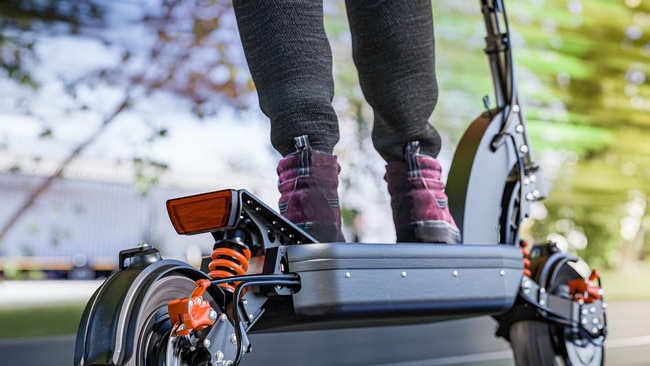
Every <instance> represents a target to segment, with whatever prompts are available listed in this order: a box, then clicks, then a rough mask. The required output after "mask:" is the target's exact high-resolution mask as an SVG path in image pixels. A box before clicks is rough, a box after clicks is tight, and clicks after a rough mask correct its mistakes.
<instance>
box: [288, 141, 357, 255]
mask: <svg viewBox="0 0 650 366" xmlns="http://www.w3.org/2000/svg"><path fill="white" fill-rule="evenodd" d="M295 144H296V150H297V151H296V152H295V153H292V154H289V155H287V156H285V157H284V158H282V160H280V162H279V163H278V176H279V181H278V190H279V191H280V200H279V202H278V203H279V208H280V213H281V214H282V215H284V216H285V217H286V218H287V219H289V220H290V221H291V222H293V223H294V224H296V225H297V226H298V227H300V228H301V229H303V230H305V231H306V232H307V233H309V234H311V235H312V236H313V237H314V238H316V239H317V240H319V241H320V242H345V238H344V237H343V233H342V231H341V207H340V206H339V196H338V192H337V189H338V186H339V178H338V174H339V171H340V169H341V168H340V166H339V164H338V163H337V161H336V156H334V155H330V154H327V153H324V152H320V151H316V150H313V149H312V148H311V147H310V145H309V139H308V138H307V136H306V135H305V136H299V137H296V138H295Z"/></svg>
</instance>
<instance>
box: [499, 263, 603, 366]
mask: <svg viewBox="0 0 650 366" xmlns="http://www.w3.org/2000/svg"><path fill="white" fill-rule="evenodd" d="M579 278H582V276H581V275H580V274H579V273H578V272H577V271H576V270H575V269H574V268H573V267H572V266H571V265H570V264H568V263H563V264H561V268H559V269H558V272H557V275H556V276H553V280H552V281H553V282H552V283H549V284H547V289H548V290H549V292H551V293H559V292H561V291H563V286H565V285H566V284H567V283H568V282H569V281H570V280H573V279H579ZM510 345H511V347H512V351H513V354H514V358H515V363H516V364H517V365H518V366H524V365H526V366H601V365H603V364H604V360H605V351H604V346H603V344H602V342H601V343H597V342H595V341H593V340H591V339H590V338H589V337H588V336H585V335H583V334H582V333H580V332H577V331H576V330H575V329H572V328H571V327H568V326H566V325H559V324H555V323H549V322H544V321H536V320H522V321H518V322H516V323H514V324H513V325H512V326H511V327H510Z"/></svg>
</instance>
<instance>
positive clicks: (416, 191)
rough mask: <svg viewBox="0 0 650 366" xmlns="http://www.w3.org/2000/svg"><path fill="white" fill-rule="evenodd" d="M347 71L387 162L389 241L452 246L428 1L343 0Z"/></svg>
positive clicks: (456, 236) (453, 233)
mask: <svg viewBox="0 0 650 366" xmlns="http://www.w3.org/2000/svg"><path fill="white" fill-rule="evenodd" d="M346 6H347V10H348V18H349V22H350V28H351V31H352V47H353V56H354V61H355V65H356V66H357V69H358V71H359V80H360V84H361V89H362V91H363V93H364V96H365V98H366V100H367V101H368V103H369V104H370V105H371V107H372V108H373V111H374V114H375V117H374V127H373V135H372V137H373V143H374V145H375V147H376V149H377V151H378V152H379V153H380V155H381V156H382V157H383V158H384V159H385V160H386V162H387V166H386V169H387V174H386V180H387V182H388V188H389V192H390V194H391V206H392V209H393V219H394V223H395V228H396V232H397V241H424V242H458V241H460V235H459V232H458V229H457V228H456V224H455V222H454V220H453V218H452V217H451V214H450V213H449V209H448V207H447V202H446V199H447V198H446V195H445V194H444V184H443V183H442V181H441V180H440V177H441V173H440V164H439V163H438V161H437V160H436V159H435V158H436V157H437V155H438V153H439V152H440V144H441V142H440V135H439V134H438V132H437V131H436V130H435V129H434V128H433V126H431V125H430V124H429V117H430V116H431V114H432V113H433V109H434V107H435V105H436V101H437V98H438V86H437V82H436V76H435V65H434V62H435V53H434V48H435V47H434V35H433V16H432V11H431V0H347V1H346Z"/></svg>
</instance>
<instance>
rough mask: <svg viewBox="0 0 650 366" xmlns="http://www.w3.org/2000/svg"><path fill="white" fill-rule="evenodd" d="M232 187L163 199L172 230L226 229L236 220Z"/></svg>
mask: <svg viewBox="0 0 650 366" xmlns="http://www.w3.org/2000/svg"><path fill="white" fill-rule="evenodd" d="M237 197H238V196H237V191H236V190H232V189H229V190H224V191H217V192H210V193H203V194H197V195H194V196H187V197H181V198H174V199H170V200H168V201H167V213H169V218H170V219H171V221H172V225H174V229H176V232H177V233H179V234H183V235H193V234H199V233H205V232H210V231H216V230H220V229H226V228H230V227H233V226H234V225H235V224H236V219H237V217H238V215H239V212H238V211H239V202H238V199H237Z"/></svg>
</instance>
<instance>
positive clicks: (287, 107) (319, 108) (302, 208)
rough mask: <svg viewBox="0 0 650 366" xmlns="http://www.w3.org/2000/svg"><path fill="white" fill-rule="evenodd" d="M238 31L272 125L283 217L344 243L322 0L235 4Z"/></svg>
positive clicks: (264, 0)
mask: <svg viewBox="0 0 650 366" xmlns="http://www.w3.org/2000/svg"><path fill="white" fill-rule="evenodd" d="M233 5H234V10H235V15H236V18H237V24H238V27H239V33H240V36H241V40H242V44H243V47H244V52H245V54H246V59H247V62H248V66H249V68H250V71H251V75H252V77H253V81H254V82H255V86H256V88H257V93H258V96H259V101H260V107H261V109H262V111H263V112H264V114H266V116H267V117H268V118H269V119H270V121H271V143H272V144H273V147H274V148H275V149H276V150H277V151H278V152H279V153H280V154H282V156H283V158H282V160H280V162H279V163H278V175H279V178H280V179H279V182H278V189H279V190H280V193H281V197H280V201H279V206H280V212H281V213H282V214H283V215H284V216H285V217H287V218H288V219H289V220H291V221H292V222H294V223H296V224H298V226H300V227H302V228H303V229H305V230H306V231H307V232H308V233H310V234H311V235H313V236H314V237H315V238H316V239H318V240H319V241H344V238H343V235H342V234H341V211H340V207H339V203H338V193H337V188H338V171H339V165H338V163H337V161H336V157H335V156H332V155H331V154H332V150H333V149H334V145H335V144H336V143H337V142H338V139H339V129H338V120H337V118H336V114H335V112H334V109H333V108H332V105H331V102H332V97H333V94H334V81H333V77H332V55H331V49H330V45H329V42H328V40H327V36H326V34H325V29H324V26H323V3H322V0H316V1H307V0H282V1H278V0H234V1H233Z"/></svg>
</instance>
